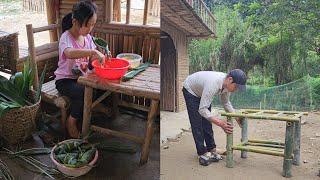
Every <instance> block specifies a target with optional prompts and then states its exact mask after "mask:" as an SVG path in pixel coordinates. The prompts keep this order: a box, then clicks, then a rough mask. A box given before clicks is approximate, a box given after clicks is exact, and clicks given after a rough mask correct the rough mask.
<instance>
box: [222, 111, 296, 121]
mask: <svg viewBox="0 0 320 180" xmlns="http://www.w3.org/2000/svg"><path fill="white" fill-rule="evenodd" d="M221 115H222V116H228V117H243V118H250V119H266V120H276V121H289V122H297V121H299V118H294V117H275V116H266V115H251V114H238V113H225V112H222V113H221Z"/></svg>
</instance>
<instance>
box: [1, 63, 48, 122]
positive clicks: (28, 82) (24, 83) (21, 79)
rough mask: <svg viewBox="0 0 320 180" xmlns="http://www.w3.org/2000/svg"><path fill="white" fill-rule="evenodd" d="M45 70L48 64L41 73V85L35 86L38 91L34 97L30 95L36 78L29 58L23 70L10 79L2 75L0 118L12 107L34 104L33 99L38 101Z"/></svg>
mask: <svg viewBox="0 0 320 180" xmlns="http://www.w3.org/2000/svg"><path fill="white" fill-rule="evenodd" d="M45 71H46V66H45V68H44V70H43V72H42V74H41V77H40V82H39V87H35V88H34V89H35V90H36V91H37V92H36V95H35V97H34V99H30V97H29V96H28V95H29V92H30V90H31V86H32V83H33V79H34V72H33V70H32V67H31V65H30V61H29V60H28V61H26V62H25V63H24V67H23V71H22V72H17V73H16V74H14V75H13V76H11V77H10V79H7V78H5V77H3V76H0V118H1V117H2V116H3V115H4V114H5V113H6V112H7V111H9V110H10V109H13V108H19V107H23V106H26V105H32V104H33V100H35V101H34V102H38V100H39V98H40V94H41V87H42V84H43V81H44V75H45Z"/></svg>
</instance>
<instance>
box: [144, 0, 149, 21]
mask: <svg viewBox="0 0 320 180" xmlns="http://www.w3.org/2000/svg"><path fill="white" fill-rule="evenodd" d="M148 4H149V0H145V1H144V13H143V25H146V24H147V21H148Z"/></svg>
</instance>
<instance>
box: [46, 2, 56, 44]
mask: <svg viewBox="0 0 320 180" xmlns="http://www.w3.org/2000/svg"><path fill="white" fill-rule="evenodd" d="M55 5H56V2H55V1H54V0H46V10H47V19H48V24H54V23H56V19H57V17H56V11H55ZM49 35H50V42H54V41H58V34H57V30H54V31H50V32H49Z"/></svg>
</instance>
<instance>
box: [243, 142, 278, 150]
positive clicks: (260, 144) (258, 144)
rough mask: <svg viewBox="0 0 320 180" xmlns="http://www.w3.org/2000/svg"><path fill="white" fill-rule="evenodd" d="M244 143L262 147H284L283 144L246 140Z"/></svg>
mask: <svg viewBox="0 0 320 180" xmlns="http://www.w3.org/2000/svg"><path fill="white" fill-rule="evenodd" d="M246 145H251V146H262V147H273V148H282V149H284V146H283V145H276V144H262V143H252V142H248V143H246Z"/></svg>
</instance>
